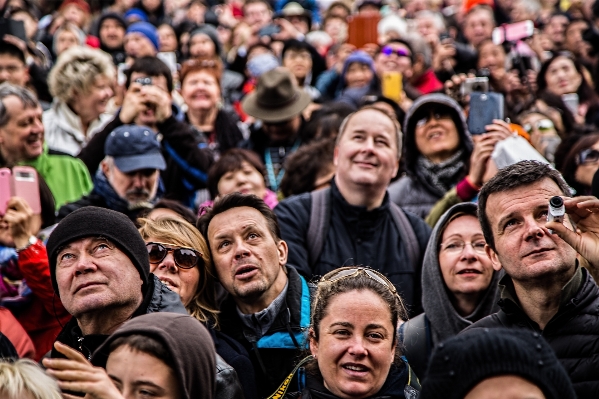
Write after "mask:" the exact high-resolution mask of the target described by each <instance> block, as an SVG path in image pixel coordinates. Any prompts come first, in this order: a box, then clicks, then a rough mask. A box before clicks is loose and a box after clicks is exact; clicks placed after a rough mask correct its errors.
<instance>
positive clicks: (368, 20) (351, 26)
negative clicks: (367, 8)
mask: <svg viewBox="0 0 599 399" xmlns="http://www.w3.org/2000/svg"><path fill="white" fill-rule="evenodd" d="M380 20H381V17H380V16H379V15H360V14H358V15H354V16H352V17H350V20H349V23H348V31H347V32H348V33H347V42H348V43H349V44H353V45H354V46H356V47H357V48H362V47H364V45H365V44H369V43H378V38H379V32H378V24H379V21H380Z"/></svg>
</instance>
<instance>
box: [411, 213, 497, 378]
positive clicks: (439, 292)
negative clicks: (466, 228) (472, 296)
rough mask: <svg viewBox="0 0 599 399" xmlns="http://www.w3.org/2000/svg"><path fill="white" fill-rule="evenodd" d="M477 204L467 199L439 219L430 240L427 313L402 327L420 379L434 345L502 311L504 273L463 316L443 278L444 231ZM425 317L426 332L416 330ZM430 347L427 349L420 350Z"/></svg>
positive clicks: (424, 271)
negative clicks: (422, 339)
mask: <svg viewBox="0 0 599 399" xmlns="http://www.w3.org/2000/svg"><path fill="white" fill-rule="evenodd" d="M476 209H477V206H476V204H473V203H470V202H465V203H462V204H458V205H456V206H454V207H452V208H451V209H450V210H449V211H447V212H446V213H445V214H444V215H443V216H442V217H441V219H440V220H439V223H437V225H436V227H435V228H434V229H433V232H432V234H431V239H430V240H429V242H428V246H427V248H426V253H425V254H424V262H423V265H422V293H423V295H422V307H423V308H424V313H423V314H421V315H419V316H417V317H415V318H413V319H411V320H408V321H407V322H406V323H404V324H403V325H402V326H401V334H402V335H403V337H404V339H403V343H404V346H405V352H404V355H405V356H406V357H407V358H408V361H409V362H410V365H411V366H412V368H413V369H414V371H415V372H416V374H417V375H418V376H419V377H420V378H424V377H425V375H426V366H427V364H428V359H429V357H430V355H431V353H432V350H433V348H434V347H435V345H436V344H437V343H439V342H442V341H444V340H446V339H448V338H450V337H452V336H454V335H457V334H458V333H459V332H460V331H462V330H463V329H465V328H466V327H468V326H470V325H472V323H474V322H476V321H478V320H480V319H482V318H483V317H486V316H488V315H490V314H492V313H495V312H497V311H498V310H499V306H498V305H497V301H498V300H499V288H498V286H497V283H498V282H499V278H500V274H503V273H500V272H494V273H493V278H492V280H491V282H490V284H489V287H488V288H487V290H486V291H485V292H484V294H482V295H481V297H480V302H479V303H478V305H477V306H476V308H475V309H474V311H473V312H472V314H470V315H468V316H466V317H463V316H461V315H460V314H459V313H458V312H457V310H456V309H455V308H454V306H453V304H452V301H451V298H450V293H449V290H448V288H447V285H446V284H445V281H444V280H443V275H442V273H441V269H440V265H439V248H440V246H441V241H442V239H443V231H444V230H445V227H446V226H447V224H448V221H449V220H451V218H452V217H453V216H454V215H455V214H456V213H459V212H466V213H467V214H476ZM421 318H425V320H424V326H425V331H417V330H415V328H416V325H418V324H420V325H422V320H420V319H421ZM423 336H424V337H426V346H417V345H415V340H416V339H420V337H423ZM421 349H426V351H422V352H421V351H420V350H421Z"/></svg>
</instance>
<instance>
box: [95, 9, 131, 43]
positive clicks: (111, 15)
mask: <svg viewBox="0 0 599 399" xmlns="http://www.w3.org/2000/svg"><path fill="white" fill-rule="evenodd" d="M108 19H112V20H114V21H116V22H117V23H118V24H119V25H120V26H122V27H123V29H125V30H126V29H127V23H126V22H125V18H123V17H122V16H121V14H119V13H117V12H106V13H104V14H102V15H100V18H99V19H98V25H97V26H98V31H97V32H96V36H98V37H100V29H102V24H103V23H104V21H106V20H108Z"/></svg>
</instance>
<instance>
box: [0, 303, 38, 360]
mask: <svg viewBox="0 0 599 399" xmlns="http://www.w3.org/2000/svg"><path fill="white" fill-rule="evenodd" d="M0 332H1V333H2V334H4V335H5V336H6V338H8V340H9V341H10V342H11V343H12V345H13V346H14V347H15V349H16V350H17V353H18V354H19V357H21V358H23V357H27V358H30V359H35V355H36V353H35V348H34V347H33V342H31V338H29V336H28V335H27V333H26V332H25V331H24V330H23V327H21V325H20V324H19V322H18V321H17V319H15V317H14V316H13V315H12V313H11V312H10V310H8V309H6V308H1V307H0Z"/></svg>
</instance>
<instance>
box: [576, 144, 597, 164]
mask: <svg viewBox="0 0 599 399" xmlns="http://www.w3.org/2000/svg"><path fill="white" fill-rule="evenodd" d="M598 161H599V151H597V150H595V149H593V148H587V149H586V150H583V151H580V153H579V154H578V159H577V164H578V165H583V164H590V163H596V162H598Z"/></svg>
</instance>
